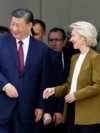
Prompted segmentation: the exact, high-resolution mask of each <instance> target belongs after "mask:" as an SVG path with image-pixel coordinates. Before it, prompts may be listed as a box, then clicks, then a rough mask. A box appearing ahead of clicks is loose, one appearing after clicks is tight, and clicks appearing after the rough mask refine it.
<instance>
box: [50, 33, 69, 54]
mask: <svg viewBox="0 0 100 133" xmlns="http://www.w3.org/2000/svg"><path fill="white" fill-rule="evenodd" d="M48 43H49V47H50V48H51V49H53V50H55V51H59V52H62V50H63V47H64V46H65V45H66V40H63V36H62V33H61V32H60V31H56V32H50V34H49V36H48Z"/></svg>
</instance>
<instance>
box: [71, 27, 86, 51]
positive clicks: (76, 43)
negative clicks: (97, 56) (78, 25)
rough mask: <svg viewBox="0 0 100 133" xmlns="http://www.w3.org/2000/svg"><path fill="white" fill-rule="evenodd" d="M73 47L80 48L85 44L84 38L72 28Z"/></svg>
mask: <svg viewBox="0 0 100 133" xmlns="http://www.w3.org/2000/svg"><path fill="white" fill-rule="evenodd" d="M70 41H71V42H72V43H73V47H74V49H79V50H80V49H81V48H82V47H83V45H86V38H85V37H84V36H82V35H79V34H78V32H77V30H76V29H72V33H71V39H70Z"/></svg>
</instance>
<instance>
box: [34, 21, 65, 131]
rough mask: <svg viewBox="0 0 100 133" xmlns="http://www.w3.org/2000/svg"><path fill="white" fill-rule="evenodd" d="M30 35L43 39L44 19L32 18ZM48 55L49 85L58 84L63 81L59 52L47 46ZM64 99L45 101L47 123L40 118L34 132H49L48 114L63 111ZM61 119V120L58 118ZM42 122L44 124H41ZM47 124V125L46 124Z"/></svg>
mask: <svg viewBox="0 0 100 133" xmlns="http://www.w3.org/2000/svg"><path fill="white" fill-rule="evenodd" d="M31 33H32V36H33V37H34V38H36V39H37V40H40V41H43V40H44V37H45V36H46V24H45V22H44V21H42V20H40V19H34V20H33V28H32V29H31ZM48 55H49V57H50V64H51V65H50V66H49V68H50V77H49V81H50V82H49V85H48V86H49V87H50V86H54V85H60V84H62V83H63V82H64V73H63V68H62V63H61V62H62V61H61V53H60V52H56V51H54V50H52V49H51V48H49V52H48ZM63 101H64V99H63V98H50V99H49V100H48V101H46V106H45V109H44V113H45V116H46V115H47V116H48V118H47V119H48V123H46V126H44V125H45V122H44V120H43V121H42V119H41V120H40V121H38V122H36V123H35V126H34V128H35V132H36V133H42V131H43V133H45V132H46V133H47V132H48V133H49V132H51V131H52V130H51V126H52V125H51V124H49V123H50V122H51V121H52V117H51V116H50V115H49V113H50V114H51V115H53V113H54V112H60V113H63V108H64V105H63V104H62V102H63ZM60 121H61V120H60ZM43 122H44V125H43ZM47 124H49V125H47Z"/></svg>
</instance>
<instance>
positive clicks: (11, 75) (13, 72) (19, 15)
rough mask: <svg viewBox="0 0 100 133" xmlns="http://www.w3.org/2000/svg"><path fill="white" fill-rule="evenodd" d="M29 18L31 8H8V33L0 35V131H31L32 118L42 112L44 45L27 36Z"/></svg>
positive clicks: (45, 71) (46, 62)
mask: <svg viewBox="0 0 100 133" xmlns="http://www.w3.org/2000/svg"><path fill="white" fill-rule="evenodd" d="M32 21H33V14H32V12H31V11H29V10H27V9H16V10H15V11H13V12H12V20H11V24H10V29H11V34H8V35H5V36H1V37H0V133H34V130H33V125H34V121H39V120H40V119H41V117H42V115H43V108H44V105H45V102H44V100H43V98H42V93H43V89H44V88H45V87H46V86H47V84H48V76H49V74H48V69H49V57H48V54H47V53H48V47H47V46H46V45H44V44H43V43H42V42H39V41H37V40H36V39H34V38H33V37H31V36H30V34H29V31H30V29H31V27H32ZM19 41H22V46H21V47H22V48H21V51H23V52H21V53H20V54H21V57H18V51H19V47H20V46H19ZM23 56H24V58H23V62H24V66H22V67H24V68H22V69H21V67H20V58H22V57H23ZM21 64H22V59H21ZM22 65H23V64H22Z"/></svg>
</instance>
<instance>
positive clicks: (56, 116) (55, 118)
mask: <svg viewBox="0 0 100 133" xmlns="http://www.w3.org/2000/svg"><path fill="white" fill-rule="evenodd" d="M62 118H63V115H62V114H61V113H58V112H55V113H54V115H53V122H54V123H55V124H54V125H55V126H56V125H59V124H60V123H62Z"/></svg>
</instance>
